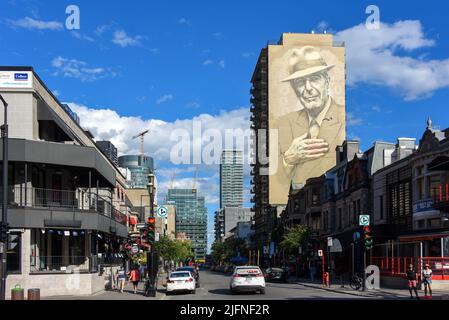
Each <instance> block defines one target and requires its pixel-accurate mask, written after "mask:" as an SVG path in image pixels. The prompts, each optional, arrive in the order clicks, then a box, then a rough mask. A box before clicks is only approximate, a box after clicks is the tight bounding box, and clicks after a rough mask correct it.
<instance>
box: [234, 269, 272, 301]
mask: <svg viewBox="0 0 449 320" xmlns="http://www.w3.org/2000/svg"><path fill="white" fill-rule="evenodd" d="M229 289H230V290H231V294H235V293H236V292H241V291H256V292H257V291H259V292H260V293H261V294H265V277H264V275H263V273H262V270H260V268H259V267H257V266H241V267H235V269H234V273H233V274H232V278H231V284H230V286H229Z"/></svg>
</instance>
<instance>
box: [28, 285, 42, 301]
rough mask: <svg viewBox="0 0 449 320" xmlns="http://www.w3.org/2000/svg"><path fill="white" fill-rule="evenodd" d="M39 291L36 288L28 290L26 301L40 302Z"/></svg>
mask: <svg viewBox="0 0 449 320" xmlns="http://www.w3.org/2000/svg"><path fill="white" fill-rule="evenodd" d="M40 299H41V290H40V289H38V288H32V289H28V300H40Z"/></svg>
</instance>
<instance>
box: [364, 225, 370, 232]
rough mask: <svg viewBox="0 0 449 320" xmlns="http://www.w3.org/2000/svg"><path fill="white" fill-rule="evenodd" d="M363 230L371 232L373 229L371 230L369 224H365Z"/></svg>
mask: <svg viewBox="0 0 449 320" xmlns="http://www.w3.org/2000/svg"><path fill="white" fill-rule="evenodd" d="M363 231H364V232H365V233H370V232H371V230H370V227H369V226H365V227H363Z"/></svg>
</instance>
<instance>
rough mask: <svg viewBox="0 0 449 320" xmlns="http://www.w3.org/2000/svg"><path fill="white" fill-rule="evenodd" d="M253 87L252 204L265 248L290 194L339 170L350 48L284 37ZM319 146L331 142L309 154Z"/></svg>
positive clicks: (319, 38) (261, 62)
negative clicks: (311, 146)
mask: <svg viewBox="0 0 449 320" xmlns="http://www.w3.org/2000/svg"><path fill="white" fill-rule="evenodd" d="M251 83H252V88H251V95H252V97H251V104H252V106H251V113H252V115H251V118H250V120H251V129H252V130H253V136H252V138H253V139H252V152H251V153H252V157H254V159H253V160H254V161H252V162H253V164H252V170H251V175H252V180H251V184H252V189H251V192H252V193H253V198H252V199H251V201H252V202H253V203H254V206H253V210H254V211H255V217H254V219H255V225H254V228H255V240H256V244H257V245H258V247H259V248H260V247H262V246H268V245H269V244H270V241H272V239H271V233H272V231H273V227H274V221H275V219H276V218H277V217H279V215H280V213H281V212H282V210H283V208H285V205H286V204H287V201H288V193H289V190H290V188H291V187H294V188H295V189H296V188H301V187H302V186H304V184H305V182H306V180H307V179H308V178H311V177H318V176H321V175H322V174H323V173H324V172H326V171H327V170H329V169H330V168H332V167H333V166H334V165H335V155H334V151H335V149H336V147H337V146H338V145H341V144H342V143H343V141H344V140H345V48H344V43H336V42H334V41H333V37H332V35H331V34H292V33H284V34H282V36H281V39H280V40H279V42H277V43H273V44H268V45H267V46H266V47H265V48H262V50H261V52H260V55H259V58H258V61H257V65H256V67H255V70H254V73H253V76H252V79H251ZM316 139H322V140H324V143H326V145H325V146H324V149H322V152H321V153H320V154H319V155H313V154H312V153H313V152H312V151H309V150H307V148H306V149H305V148H304V146H306V145H309V144H310V143H312V144H316V143H318V142H316ZM314 147H317V148H322V147H323V146H318V145H316V146H314ZM302 150H305V151H302ZM309 153H310V154H309Z"/></svg>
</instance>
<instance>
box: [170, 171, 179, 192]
mask: <svg viewBox="0 0 449 320" xmlns="http://www.w3.org/2000/svg"><path fill="white" fill-rule="evenodd" d="M176 175H177V172H176V171H173V172H172V174H171V177H170V189H173V187H174V182H175V177H176Z"/></svg>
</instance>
